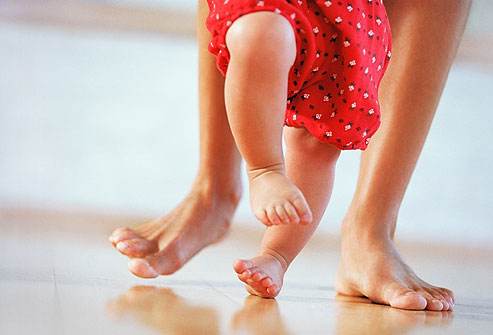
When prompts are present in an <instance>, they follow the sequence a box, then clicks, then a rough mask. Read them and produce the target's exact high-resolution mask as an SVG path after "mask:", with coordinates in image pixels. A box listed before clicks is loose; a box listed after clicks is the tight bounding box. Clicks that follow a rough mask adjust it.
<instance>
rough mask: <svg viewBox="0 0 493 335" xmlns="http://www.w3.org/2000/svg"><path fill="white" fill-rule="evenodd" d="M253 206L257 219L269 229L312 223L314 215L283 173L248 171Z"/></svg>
mask: <svg viewBox="0 0 493 335" xmlns="http://www.w3.org/2000/svg"><path fill="white" fill-rule="evenodd" d="M248 177H249V182H250V203H251V205H252V211H253V214H254V215H255V217H256V218H257V219H258V220H260V221H261V222H262V223H263V224H265V225H266V226H271V225H278V224H309V223H311V222H312V212H311V210H310V207H309V206H308V204H307V203H306V200H305V197H304V196H303V194H302V193H301V191H300V190H299V189H298V188H297V187H296V185H294V184H293V182H291V180H289V178H288V177H286V175H285V174H284V172H283V170H282V169H280V170H275V169H260V170H256V171H249V172H248Z"/></svg>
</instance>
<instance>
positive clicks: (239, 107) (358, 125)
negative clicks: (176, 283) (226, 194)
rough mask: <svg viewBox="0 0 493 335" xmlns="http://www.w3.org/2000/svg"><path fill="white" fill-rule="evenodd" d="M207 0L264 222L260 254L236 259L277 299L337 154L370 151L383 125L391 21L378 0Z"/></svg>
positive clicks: (323, 201) (318, 214) (250, 286)
mask: <svg viewBox="0 0 493 335" xmlns="http://www.w3.org/2000/svg"><path fill="white" fill-rule="evenodd" d="M208 4H209V8H210V14H209V16H208V19H207V22H206V24H207V28H208V29H209V31H210V32H211V34H212V41H211V43H210V45H209V51H210V52H212V53H213V54H214V55H216V57H217V66H218V68H219V70H220V71H221V72H222V74H223V75H224V76H225V102H226V109H227V114H228V119H229V123H230V127H231V131H232V133H233V136H234V139H235V141H236V144H237V147H238V149H239V151H240V153H241V155H242V156H243V158H244V160H245V162H246V167H247V173H248V179H249V185H250V202H251V206H252V210H253V213H254V214H255V216H256V217H257V219H258V220H260V221H261V222H262V223H264V224H265V225H266V226H267V230H266V232H265V235H264V237H263V240H262V243H261V246H260V249H259V251H258V254H257V255H256V256H255V257H254V258H252V259H249V260H236V261H235V263H234V265H233V266H234V269H235V271H236V272H237V274H238V278H239V279H240V280H242V281H244V282H245V283H246V284H247V286H246V287H247V290H248V292H250V293H251V294H255V295H258V296H261V297H275V296H276V295H277V294H278V293H279V292H280V289H281V287H282V282H283V277H284V273H285V272H286V270H287V268H288V266H289V265H290V263H291V262H292V261H293V259H294V258H295V257H296V256H297V255H298V253H299V252H300V251H301V249H302V248H303V247H304V246H305V244H306V243H307V241H308V240H309V238H310V237H311V235H312V234H313V232H314V231H315V229H316V227H317V225H318V224H319V222H320V220H321V218H322V215H323V213H324V211H325V209H326V207H327V204H328V201H329V198H330V195H331V191H332V186H333V180H334V169H335V165H336V161H337V158H338V157H339V154H340V151H341V150H355V149H360V150H364V149H365V148H366V147H367V146H368V143H369V141H370V138H371V136H372V135H373V134H374V133H375V132H376V131H377V129H378V127H379V125H380V109H379V103H378V86H379V84H380V80H381V79H382V76H383V74H384V72H385V69H386V68H387V65H388V62H389V59H390V48H391V35H390V26H389V23H388V19H387V15H386V12H385V8H384V6H383V3H382V2H381V1H380V0H364V1H363V0H355V1H351V2H350V3H348V2H346V1H344V2H338V1H323V0H292V1H289V0H264V1H261V0H239V1H233V0H208ZM283 124H284V125H286V126H288V127H286V128H285V129H284V138H285V143H286V155H285V157H284V153H283V149H282V134H283Z"/></svg>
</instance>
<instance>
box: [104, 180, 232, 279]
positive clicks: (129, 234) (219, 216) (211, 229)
mask: <svg viewBox="0 0 493 335" xmlns="http://www.w3.org/2000/svg"><path fill="white" fill-rule="evenodd" d="M205 184H206V183H201V182H197V183H195V186H194V187H192V190H191V191H190V193H189V195H188V196H187V197H186V198H185V199H184V200H183V201H182V202H181V203H180V204H179V205H178V206H177V207H176V208H175V209H173V210H172V211H171V212H170V213H169V214H168V215H166V216H164V217H162V218H159V219H156V220H153V221H150V222H147V223H144V224H142V225H139V226H137V227H134V228H126V227H124V228H118V229H116V230H115V231H114V232H113V233H112V234H111V236H110V237H109V240H110V242H111V243H112V244H113V245H114V246H115V247H116V248H117V249H118V250H119V251H120V252H121V253H122V254H124V255H126V256H128V257H130V258H131V260H130V262H129V264H128V267H129V269H130V271H131V272H132V273H133V274H135V275H137V276H139V277H143V278H154V277H157V276H159V275H166V274H171V273H173V272H175V271H176V270H178V269H179V268H181V267H182V266H183V265H184V264H185V263H186V262H187V261H188V260H189V259H190V258H192V257H193V256H194V255H195V254H196V253H198V252H199V251H200V250H202V249H203V248H204V247H206V246H208V245H209V244H212V243H214V242H216V241H217V240H219V239H220V238H221V237H223V236H224V235H225V234H226V232H227V231H228V229H229V226H230V223H231V219H232V217H233V214H234V211H235V209H236V206H237V205H238V201H239V199H240V194H241V191H238V190H239V189H240V188H239V187H236V189H235V190H234V191H232V192H219V191H218V190H217V188H210V187H205V186H204V185H205Z"/></svg>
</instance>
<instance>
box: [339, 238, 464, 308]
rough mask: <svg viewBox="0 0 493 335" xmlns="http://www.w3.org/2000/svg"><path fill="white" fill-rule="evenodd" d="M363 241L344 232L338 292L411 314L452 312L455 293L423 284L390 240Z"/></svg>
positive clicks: (369, 239) (363, 239) (367, 239)
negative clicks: (362, 297) (417, 311)
mask: <svg viewBox="0 0 493 335" xmlns="http://www.w3.org/2000/svg"><path fill="white" fill-rule="evenodd" d="M383 236H384V234H382V236H380V237H372V238H368V237H366V238H364V237H363V234H361V232H360V233H359V234H358V233H357V232H356V231H353V232H348V231H344V232H343V235H342V244H341V249H342V250H341V262H340V264H339V268H338V270H337V276H336V283H335V286H336V290H337V292H338V293H340V294H344V295H351V296H365V297H368V298H369V299H370V300H371V301H373V302H375V303H379V304H385V305H390V306H392V307H395V308H401V309H410V310H424V309H427V310H433V311H448V310H452V309H453V307H454V303H455V298H454V294H453V293H452V291H450V290H448V289H446V288H441V287H436V286H433V285H430V284H428V283H426V282H425V281H423V280H421V279H420V278H419V277H418V276H416V274H415V273H414V272H413V270H412V269H411V268H410V267H409V266H408V265H407V264H406V263H405V262H404V260H403V259H402V258H401V256H400V254H399V252H398V251H397V249H396V247H395V245H394V242H393V241H392V239H391V238H390V237H388V236H386V237H383Z"/></svg>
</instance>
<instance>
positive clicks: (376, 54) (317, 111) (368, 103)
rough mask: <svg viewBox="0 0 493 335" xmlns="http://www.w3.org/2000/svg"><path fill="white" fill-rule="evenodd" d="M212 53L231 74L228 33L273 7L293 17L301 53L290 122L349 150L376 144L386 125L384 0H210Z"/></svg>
mask: <svg viewBox="0 0 493 335" xmlns="http://www.w3.org/2000/svg"><path fill="white" fill-rule="evenodd" d="M208 4H209V8H210V13H209V16H208V18H207V21H206V25H207V28H208V29H209V31H210V32H211V34H212V40H211V43H210V44H209V51H210V52H211V53H213V54H214V55H216V57H217V67H218V69H219V70H220V71H221V73H222V74H223V75H226V72H227V68H228V63H229V59H230V56H229V52H228V50H227V48H226V43H225V37H226V32H227V30H228V28H229V27H230V26H231V24H232V23H233V22H234V20H236V19H237V18H239V17H240V16H242V15H245V14H247V13H251V12H256V11H272V12H275V13H278V14H280V15H283V16H284V17H285V18H287V19H288V20H289V22H290V23H291V25H292V27H293V29H294V32H295V36H296V46H297V57H296V60H295V63H294V65H293V66H292V68H291V70H290V73H289V83H288V94H287V96H288V100H287V103H286V114H285V125H286V126H291V127H305V128H306V129H307V130H308V131H309V132H310V134H311V135H312V136H314V137H315V138H317V139H318V140H320V141H322V142H325V143H330V144H333V145H335V146H337V147H338V148H340V149H342V150H348V149H361V150H364V149H366V147H367V146H368V143H369V141H370V139H371V136H372V135H373V134H374V133H375V132H376V131H377V129H378V127H379V125H380V107H379V102H378V87H379V84H380V81H381V79H382V76H383V74H384V73H385V70H386V68H387V65H388V63H389V60H390V55H391V34H390V26H389V22H388V18H387V14H386V11H385V8H384V5H383V1H382V0H354V1H328V0H237V1H235V0H208Z"/></svg>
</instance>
